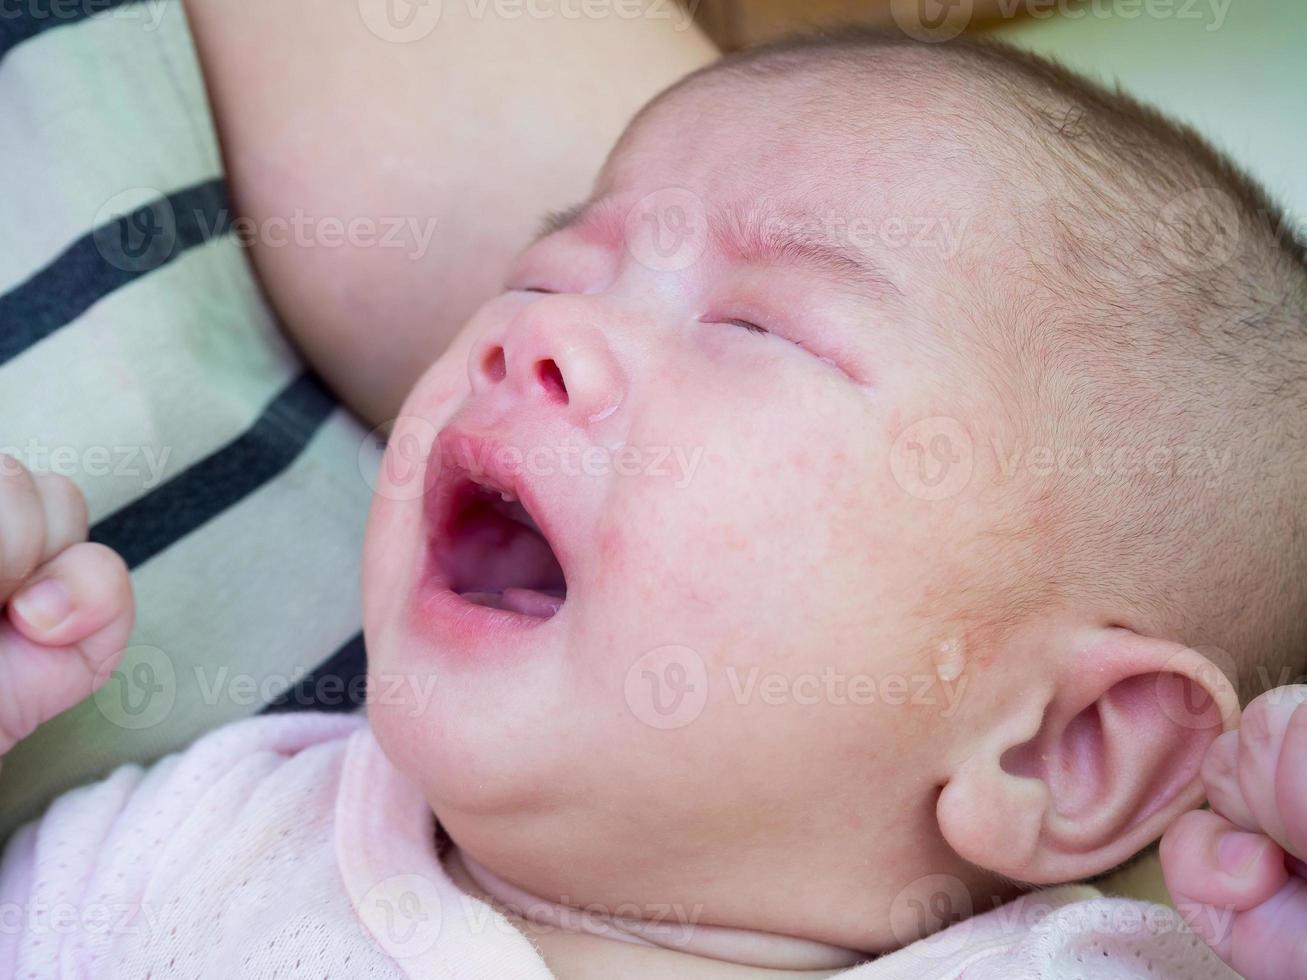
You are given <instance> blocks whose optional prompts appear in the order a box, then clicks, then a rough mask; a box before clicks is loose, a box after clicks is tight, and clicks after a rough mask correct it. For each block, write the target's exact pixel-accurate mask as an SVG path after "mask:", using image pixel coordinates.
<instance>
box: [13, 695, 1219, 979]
mask: <svg viewBox="0 0 1307 980" xmlns="http://www.w3.org/2000/svg"><path fill="white" fill-rule="evenodd" d="M434 828H435V824H434V818H433V816H432V815H431V813H430V811H429V810H428V809H427V807H426V805H425V803H424V801H423V800H422V797H421V795H420V794H419V793H418V792H417V791H416V790H415V788H414V787H413V786H411V785H410V784H409V783H408V782H407V781H406V780H405V779H404V778H403V777H402V776H401V775H400V774H399V773H398V772H397V771H396V770H395V769H394V768H393V767H392V766H391V765H390V764H389V762H388V761H387V760H386V758H385V756H384V755H382V753H381V750H380V749H379V748H378V746H377V744H376V742H375V741H374V740H373V738H372V734H371V731H370V730H369V729H368V727H367V725H366V722H364V721H363V720H362V719H361V718H352V717H336V716H328V715H291V716H281V717H269V718H257V719H253V720H249V721H243V722H239V723H237V724H234V725H230V726H228V727H226V728H223V729H220V730H218V731H216V732H214V733H212V734H210V735H208V736H206V737H205V738H203V739H201V740H200V741H198V742H196V743H195V745H193V746H192V747H191V748H190V749H188V750H187V751H185V752H183V753H181V754H178V755H174V756H169V757H168V758H166V759H163V760H162V761H160V762H159V763H157V764H155V765H154V766H152V767H151V768H149V769H142V768H141V767H139V766H126V767H123V768H122V769H119V770H117V771H116V772H115V773H113V775H111V776H110V777H109V778H108V779H106V780H104V781H103V782H101V783H97V784H94V785H91V786H86V787H83V788H81V789H78V790H74V791H73V792H71V793H68V794H66V795H65V796H63V797H60V798H59V799H58V800H57V801H56V802H55V803H54V805H53V806H51V808H50V810H49V811H48V812H47V813H46V815H45V816H44V817H42V818H41V819H40V820H38V821H36V822H35V823H32V824H29V825H28V826H26V827H25V828H23V829H22V830H21V831H19V833H18V834H16V835H15V836H14V838H13V839H12V840H11V841H10V843H9V846H8V848H7V850H6V851H5V855H4V858H3V861H2V862H0V972H3V975H5V976H14V977H20V978H32V980H50V978H53V977H78V978H81V977H123V978H131V980H139V978H141V977H146V976H149V977H153V978H155V980H162V978H167V977H201V978H207V977H231V978H236V977H240V978H258V977H301V976H302V977H324V976H325V977H331V978H351V980H354V978H357V980H372V978H381V977H386V978H390V977H412V978H417V977H422V978H449V980H480V978H485V980H506V978H507V980H546V978H548V977H550V976H551V974H550V973H549V971H548V969H547V968H546V967H545V964H544V961H543V960H542V959H541V958H540V956H539V955H538V954H537V952H536V950H535V948H534V947H533V945H532V944H531V943H530V941H529V940H528V939H527V938H526V937H525V936H523V935H522V933H520V932H519V931H518V930H517V929H515V928H514V927H513V926H512V925H511V924H510V923H509V921H508V920H507V919H505V918H504V917H503V916H502V915H500V914H499V913H498V912H496V911H494V910H493V909H492V908H491V907H490V906H488V905H487V904H486V903H484V902H481V901H479V900H477V899H473V898H470V897H468V896H467V895H465V894H463V892H461V891H460V890H459V889H458V887H457V886H456V885H455V884H454V883H453V882H452V881H451V880H450V879H449V877H448V876H447V875H446V874H445V872H444V869H443V868H442V867H441V865H440V862H439V860H438V859H437V856H436V852H435V845H434ZM840 976H841V977H842V978H847V980H898V978H905V980H906V978H912V980H927V978H965V980H1000V978H1001V980H1021V978H1027V977H1075V978H1077V980H1083V978H1098V977H1104V978H1106V977H1180V978H1184V980H1204V978H1229V977H1233V976H1234V974H1232V973H1231V972H1230V971H1229V970H1227V969H1226V968H1225V967H1224V966H1222V965H1221V964H1220V962H1219V960H1217V959H1216V958H1215V957H1214V956H1213V955H1212V954H1211V953H1210V952H1209V951H1208V950H1207V948H1206V947H1205V946H1203V945H1202V944H1201V943H1200V942H1198V940H1197V939H1195V938H1194V937H1193V936H1192V935H1191V934H1190V933H1188V932H1187V931H1186V930H1184V928H1183V927H1182V926H1181V925H1180V923H1179V920H1178V919H1177V917H1176V916H1175V914H1174V913H1173V912H1171V911H1169V910H1167V909H1164V908H1162V907H1161V906H1154V905H1147V904H1144V903H1140V902H1131V901H1126V900H1124V899H1104V898H1102V897H1099V896H1098V893H1096V892H1094V891H1093V890H1092V889H1089V888H1084V887H1081V886H1070V887H1066V888H1059V889H1052V890H1049V891H1046V892H1040V893H1036V894H1034V895H1030V896H1026V897H1025V898H1023V899H1021V900H1020V901H1019V902H1014V903H1011V904H1009V905H1006V906H1003V907H1002V908H999V909H995V910H993V911H990V912H987V913H985V914H983V915H978V916H975V917H973V918H971V919H968V920H966V921H964V922H962V923H959V924H958V925H955V926H952V927H950V928H949V929H946V930H944V931H943V932H941V933H938V934H936V935H935V936H933V937H931V938H930V939H928V940H924V941H922V942H919V943H914V944H913V945H911V946H908V947H907V948H905V949H902V950H899V951H898V952H896V953H893V954H891V955H889V956H885V957H882V958H881V959H879V960H876V961H874V962H871V963H867V964H864V965H862V966H857V967H854V968H852V969H850V970H848V971H846V972H845V973H843V974H841V975H840Z"/></svg>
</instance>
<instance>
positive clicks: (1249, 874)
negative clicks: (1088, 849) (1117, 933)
mask: <svg viewBox="0 0 1307 980" xmlns="http://www.w3.org/2000/svg"><path fill="white" fill-rule="evenodd" d="M1203 782H1204V783H1205V784H1206V787H1207V798H1208V801H1209V802H1210V803H1211V806H1212V809H1211V810H1210V811H1207V810H1195V811H1193V812H1190V813H1186V814H1185V815H1184V816H1182V817H1181V818H1180V819H1179V820H1177V821H1176V822H1175V824H1173V825H1172V826H1171V828H1170V829H1169V830H1167V832H1166V835H1165V836H1164V837H1163V838H1162V870H1163V872H1164V873H1165V875H1166V884H1167V887H1168V888H1169V889H1170V891H1171V897H1172V898H1174V899H1175V903H1176V908H1177V909H1178V910H1179V911H1180V914H1181V916H1182V917H1183V918H1184V919H1185V920H1186V921H1187V922H1188V923H1189V924H1190V926H1191V927H1192V928H1193V929H1194V931H1195V932H1197V933H1198V934H1199V935H1200V936H1202V937H1203V938H1204V939H1205V940H1206V941H1207V942H1208V944H1209V945H1211V946H1212V948H1213V949H1215V950H1216V952H1217V953H1218V954H1220V956H1221V958H1222V959H1224V960H1225V961H1226V962H1227V963H1229V964H1230V965H1231V966H1232V967H1234V969H1236V970H1237V971H1239V973H1240V974H1241V975H1243V976H1244V977H1246V978H1247V980H1307V865H1304V863H1303V861H1302V859H1303V858H1304V857H1307V687H1303V686H1292V687H1279V688H1276V689H1274V690H1272V691H1267V692H1266V693H1265V694H1263V695H1262V696H1261V697H1259V698H1257V699H1256V700H1254V701H1253V702H1252V703H1251V704H1249V705H1248V707H1247V709H1245V711H1244V714H1243V721H1242V724H1241V726H1240V728H1239V730H1238V731H1237V732H1226V733H1225V734H1224V735H1222V736H1220V737H1219V738H1218V739H1217V740H1216V741H1215V742H1213V743H1212V746H1211V748H1210V749H1208V751H1207V757H1206V758H1205V759H1204V760H1203Z"/></svg>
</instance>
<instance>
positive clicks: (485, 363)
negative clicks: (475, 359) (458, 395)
mask: <svg viewBox="0 0 1307 980" xmlns="http://www.w3.org/2000/svg"><path fill="white" fill-rule="evenodd" d="M481 369H482V370H483V371H485V372H486V377H488V378H489V379H490V380H491V381H503V380H504V376H505V375H507V374H508V366H507V365H506V364H505V363H504V348H502V347H498V346H496V347H492V348H490V350H488V351H486V356H485V357H483V358H482V359H481Z"/></svg>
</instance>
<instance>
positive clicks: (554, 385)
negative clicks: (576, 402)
mask: <svg viewBox="0 0 1307 980" xmlns="http://www.w3.org/2000/svg"><path fill="white" fill-rule="evenodd" d="M536 377H537V378H539V379H540V387H542V388H544V390H545V394H547V395H548V396H549V398H550V400H551V401H556V402H561V403H562V404H564V405H566V404H567V384H566V383H565V382H564V381H563V372H562V371H560V370H558V365H557V364H556V363H555V362H554V361H553V360H548V361H541V362H540V363H538V364H537V365H536Z"/></svg>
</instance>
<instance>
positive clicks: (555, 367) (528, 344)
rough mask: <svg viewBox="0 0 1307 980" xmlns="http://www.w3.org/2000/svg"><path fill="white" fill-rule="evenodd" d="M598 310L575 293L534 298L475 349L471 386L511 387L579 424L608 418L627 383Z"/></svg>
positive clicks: (480, 388) (514, 392)
mask: <svg viewBox="0 0 1307 980" xmlns="http://www.w3.org/2000/svg"><path fill="white" fill-rule="evenodd" d="M596 312H597V311H595V310H593V309H592V308H591V306H590V304H589V302H588V301H586V300H578V299H576V298H573V297H567V296H547V297H543V298H541V299H539V300H536V301H535V302H533V303H532V304H531V305H530V306H528V307H526V308H525V309H523V310H522V311H521V312H519V313H518V315H517V316H516V317H514V318H513V319H512V321H510V322H509V324H508V326H507V327H506V328H505V329H504V330H503V331H501V332H497V333H495V334H492V336H491V337H489V338H487V339H486V340H484V341H482V342H481V343H480V344H477V345H476V346H475V347H474V348H473V350H472V354H471V362H470V364H469V365H468V367H469V370H470V373H471V382H472V390H473V391H474V392H477V393H486V394H491V393H492V392H495V391H498V392H504V391H505V390H507V392H508V393H510V395H511V397H515V398H521V399H524V400H527V401H530V402H533V403H535V405H536V406H537V407H538V408H541V409H544V410H546V411H554V412H559V413H562V414H564V415H566V416H567V417H568V418H569V420H570V421H571V422H573V423H574V424H576V425H580V426H585V425H588V424H590V423H592V422H597V421H600V420H601V419H604V418H607V417H608V416H609V415H611V414H612V413H613V411H615V410H616V408H617V406H618V405H620V404H621V401H622V396H623V394H624V392H625V387H626V385H625V378H624V376H623V372H622V370H621V368H620V366H619V365H618V363H617V359H616V358H615V357H614V356H613V351H612V349H611V348H610V346H609V344H608V340H607V338H606V336H605V334H604V331H603V329H602V328H601V327H600V326H599V325H598V323H597V322H596V321H597V317H596Z"/></svg>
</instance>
